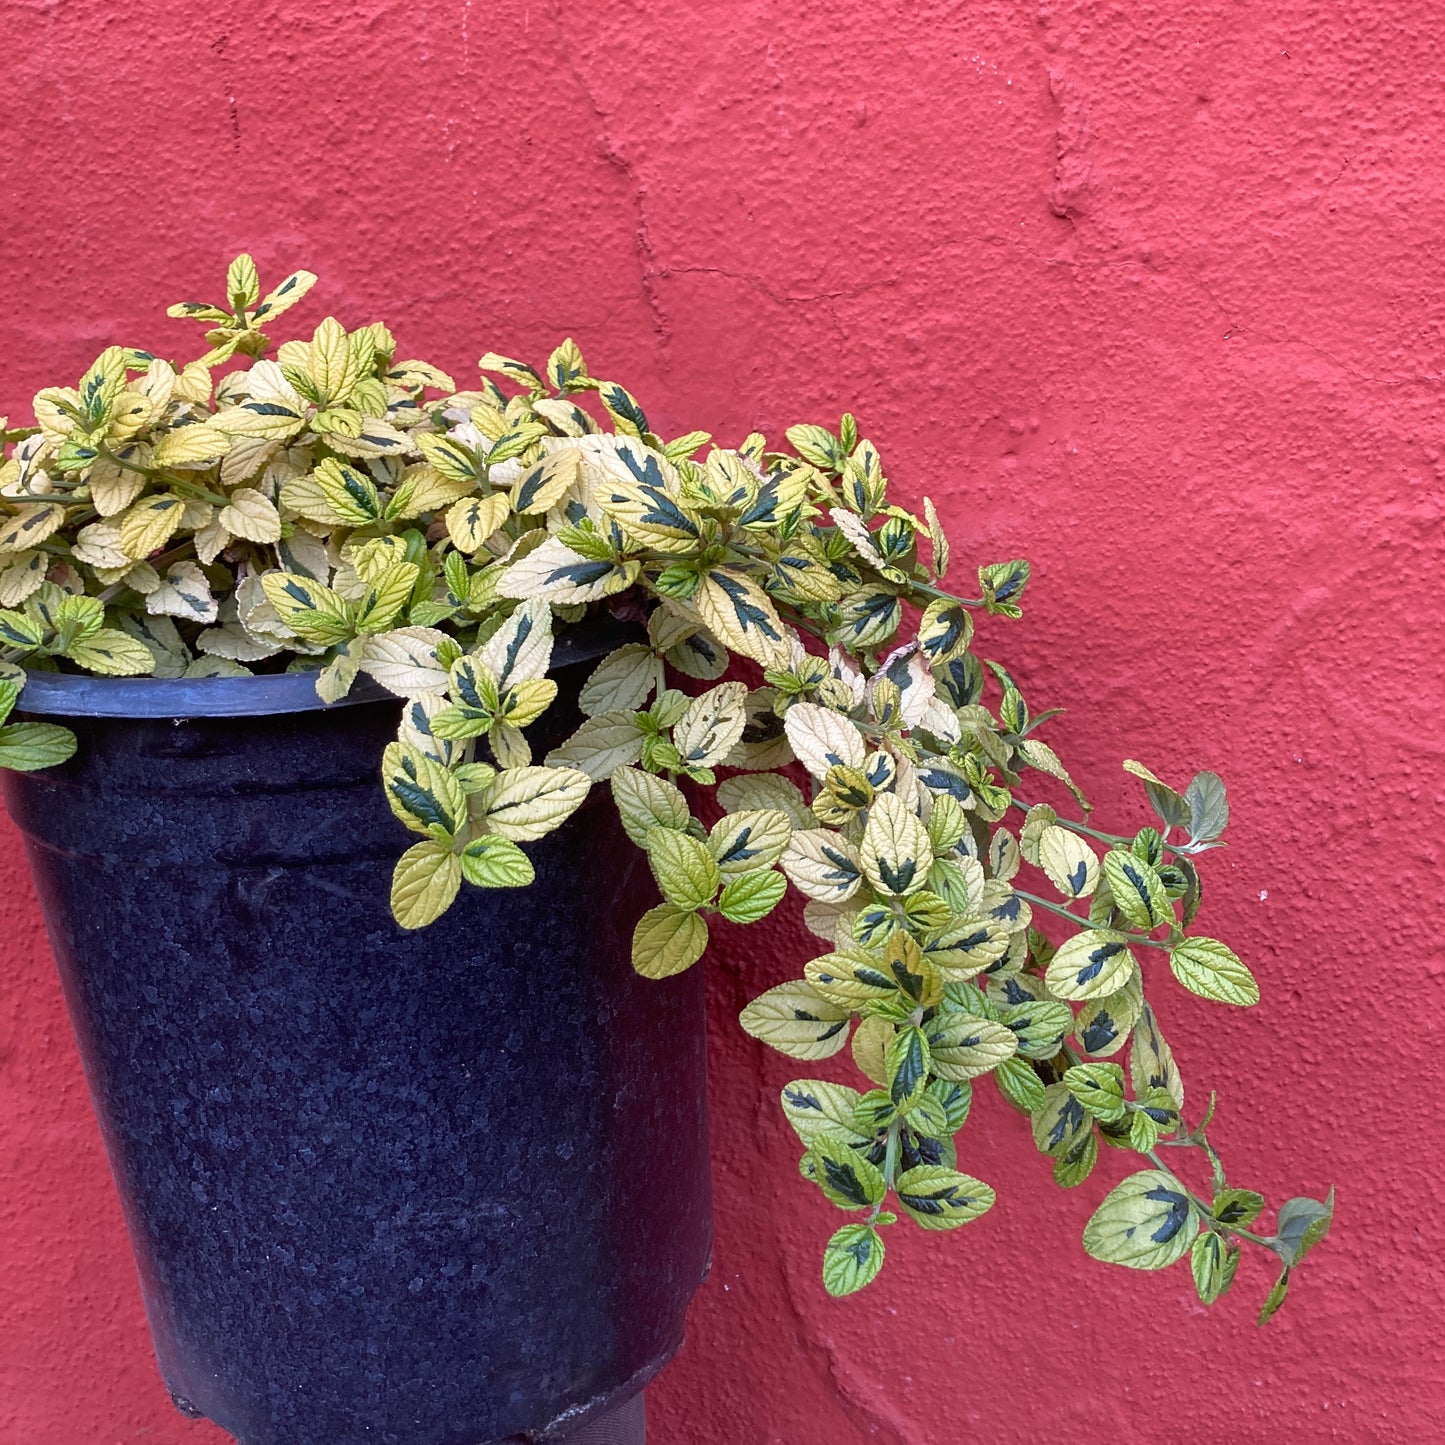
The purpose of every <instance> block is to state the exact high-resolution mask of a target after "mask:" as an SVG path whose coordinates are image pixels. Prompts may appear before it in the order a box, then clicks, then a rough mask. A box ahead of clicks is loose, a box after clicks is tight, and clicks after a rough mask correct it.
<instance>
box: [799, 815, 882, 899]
mask: <svg viewBox="0 0 1445 1445" xmlns="http://www.w3.org/2000/svg"><path fill="white" fill-rule="evenodd" d="M779 861H780V863H781V865H782V869H783V872H784V873H786V874H787V875H788V878H789V881H790V882H792V884H793V885H794V887H796V888H797V889H798V891H799V892H800V893H802V894H804V895H805V896H807V897H808V898H816V899H818V901H819V902H821V903H842V902H844V901H845V900H846V899H849V898H851V897H852V896H853V895H854V894H855V893H856V892H857V891H858V889H859V887H860V886H861V884H862V882H863V869H862V865H861V863H860V862H859V859H858V851H857V849H855V848H854V847H853V845H852V844H851V843H850V842H849V841H848V840H847V839H846V838H845V837H844V836H843V835H842V834H841V833H835V832H833V831H832V830H831V829H828V828H812V829H800V830H799V831H797V832H795V833H794V834H793V836H792V838H791V839H790V840H789V842H788V846H787V848H786V849H785V850H784V852H783V856H782V858H781V859H780V860H779Z"/></svg>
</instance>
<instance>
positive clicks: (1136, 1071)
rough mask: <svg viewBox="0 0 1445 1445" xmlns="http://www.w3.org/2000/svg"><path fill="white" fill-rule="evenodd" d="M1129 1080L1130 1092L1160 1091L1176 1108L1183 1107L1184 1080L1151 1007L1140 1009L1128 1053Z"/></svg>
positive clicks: (1146, 1005)
mask: <svg viewBox="0 0 1445 1445" xmlns="http://www.w3.org/2000/svg"><path fill="white" fill-rule="evenodd" d="M1129 1079H1130V1082H1131V1083H1132V1084H1133V1085H1134V1093H1135V1094H1136V1095H1137V1096H1139V1097H1141V1098H1142V1097H1143V1095H1145V1094H1147V1093H1148V1092H1149V1090H1150V1089H1163V1090H1165V1092H1166V1093H1168V1095H1169V1096H1170V1098H1172V1099H1173V1100H1174V1104H1175V1107H1176V1108H1179V1109H1182V1108H1183V1107H1184V1080H1183V1078H1182V1077H1181V1076H1180V1073H1179V1065H1178V1064H1176V1063H1175V1062H1174V1051H1173V1050H1172V1049H1171V1048H1170V1047H1169V1045H1168V1043H1167V1042H1166V1040H1165V1038H1164V1034H1163V1032H1162V1031H1161V1029H1160V1028H1159V1021H1158V1019H1156V1018H1155V1016H1154V1009H1153V1007H1152V1006H1151V1005H1149V1004H1145V1005H1144V1006H1143V1008H1142V1009H1141V1010H1140V1014H1139V1021H1138V1023H1137V1024H1136V1025H1135V1028H1134V1034H1133V1038H1132V1041H1131V1045H1130V1050H1129Z"/></svg>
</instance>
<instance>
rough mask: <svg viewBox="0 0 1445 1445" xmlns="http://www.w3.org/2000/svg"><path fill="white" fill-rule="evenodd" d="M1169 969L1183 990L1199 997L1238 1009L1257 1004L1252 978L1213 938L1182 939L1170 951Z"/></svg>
mask: <svg viewBox="0 0 1445 1445" xmlns="http://www.w3.org/2000/svg"><path fill="white" fill-rule="evenodd" d="M1169 967H1170V968H1172V969H1173V970H1174V977H1175V978H1177V979H1178V980H1179V982H1180V983H1182V984H1183V985H1184V987H1185V988H1187V989H1188V990H1189V991H1190V992H1191V993H1197V994H1198V995H1199V996H1200V997H1201V998H1208V999H1213V1000H1214V1001H1215V1002H1216V1003H1231V1004H1236V1005H1238V1006H1239V1007H1241V1008H1247V1007H1248V1006H1249V1005H1251V1004H1256V1003H1258V1002H1259V985H1258V984H1257V983H1256V982H1255V981H1254V975H1253V974H1252V973H1250V971H1249V969H1248V968H1247V967H1246V966H1245V965H1244V964H1243V963H1241V962H1240V960H1239V958H1238V957H1237V956H1236V955H1235V954H1234V953H1233V952H1232V951H1231V950H1230V949H1229V948H1226V947H1225V945H1224V944H1222V943H1220V942H1219V940H1218V939H1217V938H1186V939H1184V941H1183V942H1182V943H1180V944H1178V945H1177V946H1176V947H1174V948H1173V949H1171V950H1170V953H1169Z"/></svg>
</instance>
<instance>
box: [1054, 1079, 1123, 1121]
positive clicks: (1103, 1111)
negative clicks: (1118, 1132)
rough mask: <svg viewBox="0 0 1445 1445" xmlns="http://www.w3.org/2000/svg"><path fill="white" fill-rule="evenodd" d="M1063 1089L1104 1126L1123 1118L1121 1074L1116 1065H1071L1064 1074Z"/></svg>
mask: <svg viewBox="0 0 1445 1445" xmlns="http://www.w3.org/2000/svg"><path fill="white" fill-rule="evenodd" d="M1064 1087H1065V1088H1066V1089H1067V1090H1068V1091H1069V1092H1070V1093H1071V1094H1072V1095H1073V1096H1074V1097H1075V1098H1076V1099H1077V1100H1078V1101H1079V1102H1080V1103H1081V1104H1082V1105H1083V1106H1084V1108H1085V1109H1087V1110H1088V1111H1089V1113H1090V1114H1092V1115H1093V1116H1094V1118H1096V1119H1102V1120H1103V1121H1104V1122H1105V1123H1106V1124H1114V1123H1117V1122H1118V1121H1119V1120H1120V1119H1122V1118H1123V1117H1124V1113H1125V1110H1124V1071H1123V1069H1121V1068H1120V1067H1119V1066H1118V1064H1075V1065H1074V1066H1073V1067H1072V1068H1071V1069H1067V1070H1065V1072H1064Z"/></svg>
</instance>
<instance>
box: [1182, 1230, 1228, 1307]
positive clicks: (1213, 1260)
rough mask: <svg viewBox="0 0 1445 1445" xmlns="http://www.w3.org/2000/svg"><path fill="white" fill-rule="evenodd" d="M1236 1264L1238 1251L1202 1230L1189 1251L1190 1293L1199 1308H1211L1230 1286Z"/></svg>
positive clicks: (1207, 1231)
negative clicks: (1191, 1288)
mask: <svg viewBox="0 0 1445 1445" xmlns="http://www.w3.org/2000/svg"><path fill="white" fill-rule="evenodd" d="M1238 1264H1239V1247H1238V1246H1237V1245H1235V1246H1233V1247H1231V1246H1229V1245H1226V1244H1225V1242H1224V1240H1222V1239H1221V1238H1220V1237H1219V1235H1217V1234H1214V1233H1213V1232H1211V1231H1210V1230H1205V1231H1204V1232H1203V1233H1202V1234H1201V1235H1200V1236H1199V1237H1198V1238H1197V1239H1196V1240H1195V1241H1194V1244H1193V1247H1192V1248H1191V1249H1190V1251H1189V1268H1190V1270H1191V1272H1192V1273H1193V1275H1194V1289H1195V1291H1196V1293H1197V1294H1198V1295H1199V1298H1200V1301H1201V1303H1203V1304H1207V1305H1212V1304H1213V1303H1214V1302H1215V1300H1217V1299H1218V1298H1219V1297H1220V1296H1221V1295H1222V1294H1223V1293H1224V1292H1225V1291H1226V1290H1227V1289H1228V1288H1229V1286H1230V1285H1231V1284H1233V1283H1234V1271H1235V1269H1236V1267H1237V1266H1238Z"/></svg>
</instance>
